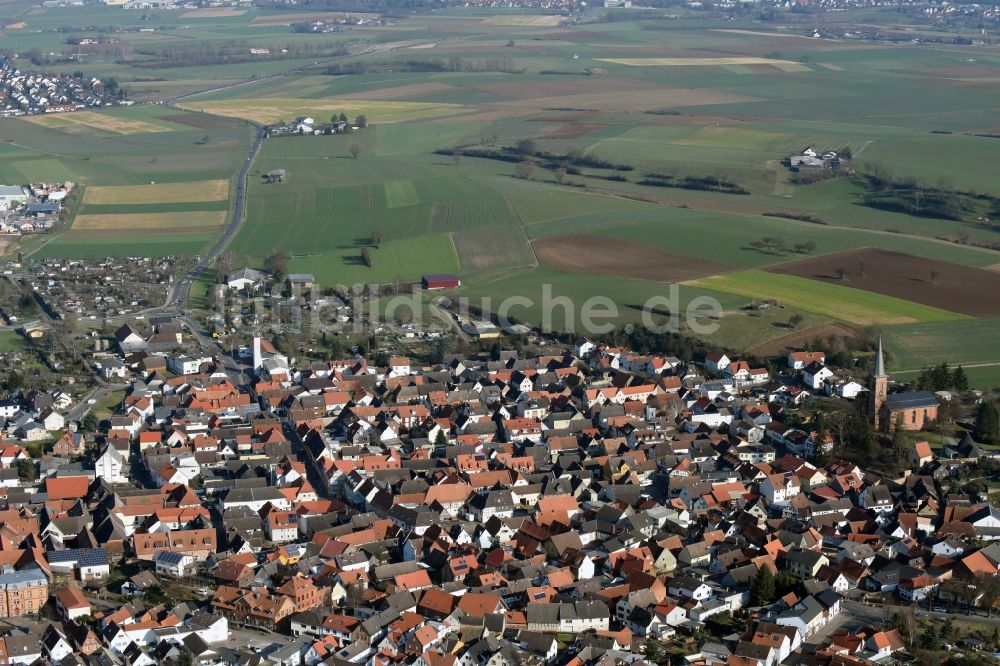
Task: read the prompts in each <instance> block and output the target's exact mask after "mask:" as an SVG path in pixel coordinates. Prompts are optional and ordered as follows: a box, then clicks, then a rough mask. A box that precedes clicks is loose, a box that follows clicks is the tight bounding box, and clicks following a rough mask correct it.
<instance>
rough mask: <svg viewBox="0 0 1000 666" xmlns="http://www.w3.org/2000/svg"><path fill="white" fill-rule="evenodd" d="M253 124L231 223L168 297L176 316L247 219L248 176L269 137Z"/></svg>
mask: <svg viewBox="0 0 1000 666" xmlns="http://www.w3.org/2000/svg"><path fill="white" fill-rule="evenodd" d="M251 124H253V126H254V128H255V129H256V131H257V135H256V136H255V137H254V141H253V145H252V146H251V147H250V153H249V154H248V155H247V157H246V159H245V160H243V166H242V167H240V173H239V175H238V176H236V196H235V198H234V200H233V214H232V216H231V217H230V218H229V223H228V224H227V225H226V228H225V230H224V231H223V232H222V235H221V236H219V238H218V239H216V241H215V243H214V244H213V245H212V247H211V249H209V251H208V252H207V253H206V254H205V255H204V256H203V257H202V258H201V260H200V261H199V262H198V263H197V264H196V265H195V267H194V268H193V269H191V271H190V272H188V273H187V275H185V276H184V277H182V278H181V279H180V280H178V281H177V282H175V283H174V286H173V288H172V289H171V290H170V294H169V295H168V297H167V306H168V307H169V306H170V305H173V306H174V313H175V314H178V315H179V314H181V308H182V306H183V305H184V302H185V301H186V300H187V297H188V294H190V293H191V285H192V284H194V281H195V280H197V279H198V278H200V277H201V276H202V274H203V273H204V272H205V270H206V269H207V268H208V267H209V266H211V265H212V262H213V261H215V259H216V258H217V257H218V256H219V255H220V254H222V251H223V250H225V249H226V246H227V245H229V242H230V241H231V240H233V238H234V237H235V236H236V232H238V231H239V230H240V225H241V224H243V219H244V218H245V217H246V196H247V194H246V192H247V176H248V174H249V173H250V166H251V165H252V164H253V160H254V158H255V157H257V153H258V152H260V147H261V145H262V144H263V143H264V137H265V136H267V130H266V129H265V128H264V127H262V126H260V125H257V124H254V123H251Z"/></svg>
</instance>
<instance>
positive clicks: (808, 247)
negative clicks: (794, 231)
mask: <svg viewBox="0 0 1000 666" xmlns="http://www.w3.org/2000/svg"><path fill="white" fill-rule="evenodd" d="M747 247H748V248H750V249H751V250H756V251H757V252H762V253H764V254H776V255H778V256H785V255H787V254H789V253H790V252H795V253H796V254H812V253H813V252H815V251H816V241H813V240H807V241H803V242H801V243H796V244H795V245H793V246H791V247H789V246H788V245H786V244H785V239H784V238H782V237H781V236H764V237H762V238H759V239H757V240H754V241H750V242H749V243H748V244H747Z"/></svg>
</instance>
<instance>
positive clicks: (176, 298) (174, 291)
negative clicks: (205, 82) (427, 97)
mask: <svg viewBox="0 0 1000 666" xmlns="http://www.w3.org/2000/svg"><path fill="white" fill-rule="evenodd" d="M375 50H376V49H375V48H374V47H371V48H368V49H365V50H364V51H360V52H359V53H350V54H348V55H344V56H338V57H336V58H329V59H327V60H324V61H323V62H324V64H327V63H332V62H336V61H338V60H346V59H348V58H356V57H358V56H362V55H367V54H370V53H374V52H375ZM318 64H319V63H316V64H314V65H303V66H300V67H295V68H293V69H289V70H287V71H284V72H278V73H276V74H269V75H267V76H262V77H259V78H255V79H247V80H245V81H237V82H236V83H228V84H226V85H222V86H216V87H214V88H208V89H206V90H199V91H197V92H193V93H187V94H185V95H178V96H176V97H171V98H170V99H167V100H164V102H163V104H164V106H167V107H169V108H176V104H177V102H179V101H182V100H185V99H189V98H191V97H196V96H198V95H204V94H206V93H210V92H217V91H219V90H227V89H229V88H236V87H238V86H245V85H249V84H251V83H258V82H260V81H266V80H268V79H275V78H279V77H282V76H289V75H292V74H296V73H298V72H301V71H303V70H306V69H309V68H311V67H315V66H316V65H318ZM250 125H252V126H253V127H254V129H255V131H256V136H255V137H254V141H253V145H252V146H250V151H249V152H248V153H247V156H246V159H244V160H243V166H242V167H240V172H239V175H237V177H236V196H235V197H234V200H233V210H232V216H231V217H230V218H229V222H228V224H226V228H225V230H224V231H223V232H222V235H221V236H220V237H219V238H218V239H217V240H216V241H215V243H214V244H213V245H212V247H211V248H210V249H209V250H208V252H207V253H206V254H205V256H203V257H202V258H201V260H200V261H199V262H198V263H197V265H196V266H195V267H194V268H193V269H191V271H189V272H188V273H187V275H185V276H183V277H182V278H181V279H179V280H178V281H177V282H175V283H174V286H173V287H172V288H171V290H170V292H169V293H168V295H167V302H166V305H165V307H168V308H169V307H171V306H173V308H174V313H175V314H176V315H180V314H181V310H182V308H183V306H184V303H185V301H187V298H188V295H189V294H190V293H191V285H193V284H194V282H195V280H197V279H198V278H200V277H201V276H202V275H203V274H204V273H205V271H206V270H207V269H208V267H209V266H211V265H212V262H214V261H215V260H216V258H218V256H219V255H220V254H222V251H223V250H225V249H226V246H227V245H229V243H230V241H232V240H233V238H234V237H235V236H236V233H237V232H238V231H239V229H240V225H242V224H243V220H244V218H245V217H246V196H247V176H248V174H249V173H250V167H251V166H252V165H253V161H254V158H256V157H257V153H258V152H260V147H261V145H262V144H263V143H264V139H265V138H266V137H267V130H266V128H264V126H262V125H258V124H257V123H253V122H251V123H250Z"/></svg>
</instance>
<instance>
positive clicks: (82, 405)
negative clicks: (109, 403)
mask: <svg viewBox="0 0 1000 666" xmlns="http://www.w3.org/2000/svg"><path fill="white" fill-rule="evenodd" d="M125 388H126V386H125V384H103V385H101V386H95V387H94V388H93V389H91V390H90V392H89V393H87V394H86V395H85V396H83V397H82V398H80V402H78V403H77V404H76V406H75V407H73V408H72V409H71V410H69V411H68V412H66V420H67V421H79V420H80V419H82V418H83V417H84V416H86V415H87V412H89V411H90V410H91V409H93V408H94V406H95V405H97V404H98V403H99V402H101V400H104V398H106V397H107V395H108V394H109V393H114V392H115V391H123V390H125ZM91 400H93V401H94V403H93V404H90V401H91Z"/></svg>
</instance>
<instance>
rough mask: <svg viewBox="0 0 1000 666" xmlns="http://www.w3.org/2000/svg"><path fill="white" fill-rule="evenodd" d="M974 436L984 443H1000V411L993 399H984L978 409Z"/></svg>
mask: <svg viewBox="0 0 1000 666" xmlns="http://www.w3.org/2000/svg"><path fill="white" fill-rule="evenodd" d="M972 436H973V438H974V439H976V440H977V441H979V442H981V443H983V444H1000V412H998V411H997V406H996V403H995V402H993V400H992V399H990V398H986V399H984V400H983V401H982V402H981V403H980V404H979V407H978V408H977V409H976V427H975V430H974V431H973V434H972Z"/></svg>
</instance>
